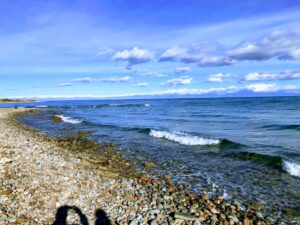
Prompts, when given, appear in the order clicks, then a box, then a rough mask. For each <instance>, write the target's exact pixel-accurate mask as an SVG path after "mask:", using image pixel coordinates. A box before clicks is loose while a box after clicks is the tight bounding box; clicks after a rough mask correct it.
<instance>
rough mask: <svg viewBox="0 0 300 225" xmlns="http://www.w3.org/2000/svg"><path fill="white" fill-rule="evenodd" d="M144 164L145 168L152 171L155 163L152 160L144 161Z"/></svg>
mask: <svg viewBox="0 0 300 225" xmlns="http://www.w3.org/2000/svg"><path fill="white" fill-rule="evenodd" d="M143 166H144V168H145V170H146V171H148V172H149V171H151V170H152V169H153V167H154V163H152V162H144V163H143Z"/></svg>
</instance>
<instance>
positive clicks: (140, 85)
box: [135, 82, 149, 87]
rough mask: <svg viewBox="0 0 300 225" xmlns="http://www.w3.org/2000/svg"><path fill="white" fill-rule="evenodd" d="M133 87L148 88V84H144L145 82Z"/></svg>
mask: <svg viewBox="0 0 300 225" xmlns="http://www.w3.org/2000/svg"><path fill="white" fill-rule="evenodd" d="M135 86H137V87H148V86H149V84H148V83H146V82H143V83H137V84H136V85H135Z"/></svg>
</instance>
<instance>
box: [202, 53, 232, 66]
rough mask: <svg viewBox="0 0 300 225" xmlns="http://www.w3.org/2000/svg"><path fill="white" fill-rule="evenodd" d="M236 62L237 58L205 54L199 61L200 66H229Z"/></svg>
mask: <svg viewBox="0 0 300 225" xmlns="http://www.w3.org/2000/svg"><path fill="white" fill-rule="evenodd" d="M233 63H235V60H232V59H231V58H229V57H227V56H205V57H202V58H201V59H200V61H199V62H198V65H199V66H202V67H209V66H212V67H215V66H228V65H232V64H233Z"/></svg>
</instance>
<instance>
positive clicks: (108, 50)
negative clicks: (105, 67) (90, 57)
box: [96, 48, 114, 57]
mask: <svg viewBox="0 0 300 225" xmlns="http://www.w3.org/2000/svg"><path fill="white" fill-rule="evenodd" d="M113 52H114V49H112V48H101V49H99V51H98V52H97V55H96V56H98V57H99V56H103V55H108V54H111V53H113Z"/></svg>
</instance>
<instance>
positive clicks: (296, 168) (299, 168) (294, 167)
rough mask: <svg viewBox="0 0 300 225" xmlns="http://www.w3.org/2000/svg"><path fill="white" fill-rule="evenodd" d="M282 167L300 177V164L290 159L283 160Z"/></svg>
mask: <svg viewBox="0 0 300 225" xmlns="http://www.w3.org/2000/svg"><path fill="white" fill-rule="evenodd" d="M283 169H284V170H285V171H286V172H288V173H289V174H290V175H292V176H296V177H300V165H299V164H296V163H293V162H291V161H287V160H284V161H283Z"/></svg>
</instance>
